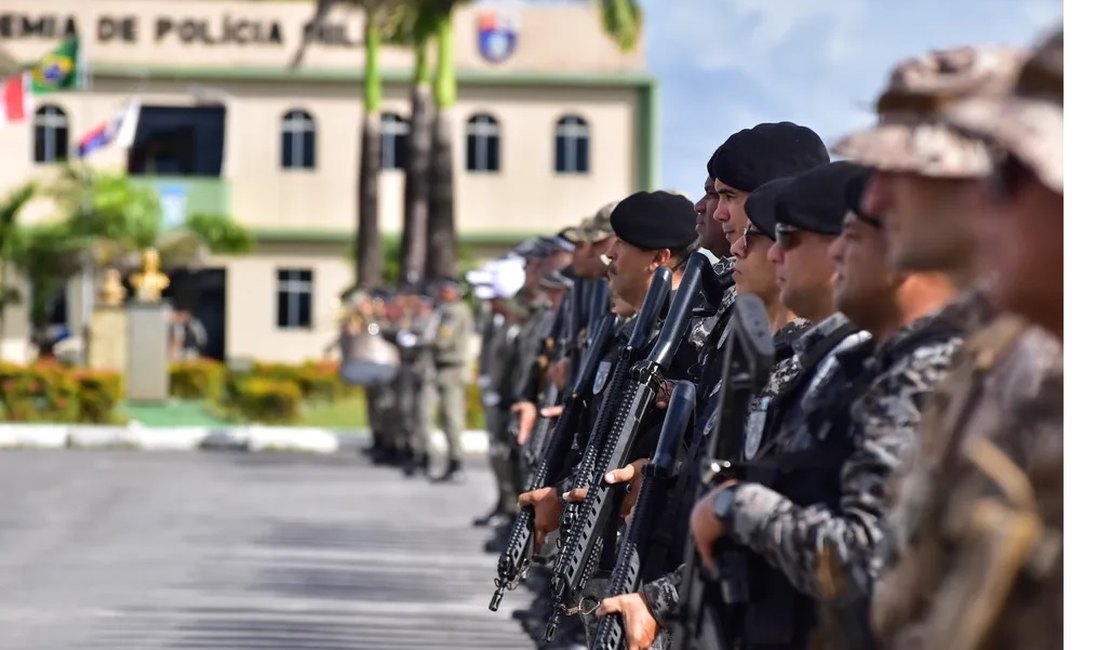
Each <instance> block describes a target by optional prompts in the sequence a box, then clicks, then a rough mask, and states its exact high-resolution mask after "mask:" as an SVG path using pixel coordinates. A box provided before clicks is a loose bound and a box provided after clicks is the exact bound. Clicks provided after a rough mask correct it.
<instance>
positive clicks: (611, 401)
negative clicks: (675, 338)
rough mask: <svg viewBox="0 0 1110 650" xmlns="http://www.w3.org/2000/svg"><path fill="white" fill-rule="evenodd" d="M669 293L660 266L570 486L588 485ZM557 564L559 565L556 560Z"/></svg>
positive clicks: (567, 523)
mask: <svg viewBox="0 0 1110 650" xmlns="http://www.w3.org/2000/svg"><path fill="white" fill-rule="evenodd" d="M670 295H671V270H670V269H668V268H666V267H659V268H658V269H656V270H655V273H654V275H652V278H651V284H650V285H649V287H648V292H647V296H645V297H644V304H643V305H642V306H641V308H640V313H639V315H638V316H637V317H636V321H635V323H634V324H633V326H632V335H631V336H630V337H629V339H628V343H627V344H625V346H624V347H623V348H621V349H620V351H619V353H618V355H617V362H616V364H614V367H613V368H612V369H610V372H609V376H610V377H611V378H612V379H610V385H609V388H608V389H607V390H606V391H605V395H604V397H602V399H601V408H600V409H599V410H598V413H597V416H596V417H595V418H594V422H593V426H592V427H591V428H590V435H589V438H588V439H587V441H586V444H585V446H584V447H583V450H582V457H581V458H580V459H579V462H578V468H577V469H576V473H575V477H574V484H573V486H572V488H573V489H577V488H584V487H589V485H590V481H591V480H592V478H593V475H594V473H595V468H594V465H595V463H596V461H597V455H598V453H599V452H600V451H601V447H602V446H603V445H604V444H605V435H606V434H607V433H608V432H609V428H610V427H611V426H612V423H613V418H614V417H616V414H617V406H618V405H619V404H620V400H621V396H622V395H623V394H624V389H625V387H627V386H628V384H629V382H630V381H632V379H631V377H630V376H629V371H630V370H631V368H632V364H633V363H635V362H637V361H639V360H640V359H642V358H643V357H644V355H645V354H647V351H648V346H649V345H650V344H651V335H652V333H653V332H654V329H655V324H656V321H657V320H658V319H659V314H660V313H661V312H662V311H663V307H664V305H666V303H667V302H668V301H669V299H670ZM580 505H581V504H579V503H567V504H564V505H563V515H562V518H561V519H560V520H559V530H560V531H567V530H570V527H571V524H572V523H573V521H574V519H575V517H576V516H577V514H578V507H579V506H580ZM556 565H558V559H557V560H556Z"/></svg>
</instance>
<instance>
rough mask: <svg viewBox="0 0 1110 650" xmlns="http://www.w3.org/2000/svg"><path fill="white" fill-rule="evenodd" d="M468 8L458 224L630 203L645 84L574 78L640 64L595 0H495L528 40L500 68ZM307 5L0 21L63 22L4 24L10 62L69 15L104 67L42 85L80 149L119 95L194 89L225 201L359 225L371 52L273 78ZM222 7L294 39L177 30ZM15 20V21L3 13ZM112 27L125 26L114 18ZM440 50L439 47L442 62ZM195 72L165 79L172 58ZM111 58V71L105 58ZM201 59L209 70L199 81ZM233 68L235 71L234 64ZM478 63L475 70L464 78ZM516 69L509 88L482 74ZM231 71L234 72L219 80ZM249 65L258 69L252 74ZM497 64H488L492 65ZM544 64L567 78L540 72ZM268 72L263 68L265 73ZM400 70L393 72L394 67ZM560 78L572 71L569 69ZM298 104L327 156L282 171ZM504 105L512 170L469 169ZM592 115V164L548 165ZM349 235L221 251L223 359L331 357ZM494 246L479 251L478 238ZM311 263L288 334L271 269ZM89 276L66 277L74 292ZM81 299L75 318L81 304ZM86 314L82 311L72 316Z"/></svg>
mask: <svg viewBox="0 0 1110 650" xmlns="http://www.w3.org/2000/svg"><path fill="white" fill-rule="evenodd" d="M488 8H489V7H483V6H481V5H475V6H470V7H466V8H463V9H460V10H459V11H458V13H457V15H456V20H455V45H456V51H455V56H456V63H457V67H458V69H459V70H460V71H461V72H462V73H463V75H462V82H461V84H460V88H459V95H458V104H457V106H456V108H455V109H454V110H453V113H452V114H451V121H452V127H453V136H454V142H455V150H454V154H455V160H454V164H455V182H456V199H455V200H456V206H455V207H456V219H457V227H458V230H459V231H460V233H461V234H463V235H467V234H493V233H499V232H500V233H520V232H541V231H542V232H554V231H555V230H557V229H558V228H560V227H561V226H564V225H568V224H573V223H577V222H578V221H580V220H581V218H582V217H584V216H586V215H588V214H592V213H593V212H594V211H595V210H596V209H597V208H598V207H599V206H600V205H602V204H603V203H606V202H608V201H610V200H613V199H617V198H620V197H621V196H623V195H625V194H627V193H629V192H631V191H632V190H634V189H635V188H636V185H637V178H638V177H637V166H638V161H637V160H636V155H637V138H636V122H637V117H638V116H637V110H638V108H639V107H640V105H641V104H640V101H639V99H640V98H639V95H638V93H639V92H640V91H639V90H638V89H637V88H636V87H634V86H628V85H623V84H622V85H617V86H606V85H604V84H601V83H596V82H595V83H588V84H584V83H581V82H577V81H569V80H566V79H567V78H568V77H570V76H589V75H590V74H610V75H613V74H621V73H629V74H632V73H635V74H640V73H642V71H643V66H644V61H643V52H642V50H641V49H639V48H638V49H636V50H635V51H633V52H631V53H621V52H619V51H618V49H617V48H616V46H615V45H614V44H613V43H612V42H611V41H610V40H609V39H608V38H607V37H606V36H604V35H603V34H602V33H601V30H600V21H599V18H598V16H597V13H596V9H595V8H594V5H593V3H584V4H583V5H581V6H548V7H544V6H528V5H526V4H521V5H512V6H508V7H506V6H500V7H496V10H497V11H499V12H501V13H502V15H509V16H511V17H513V18H514V19H515V20H516V21H517V23H518V27H519V30H520V36H519V40H518V47H517V50H516V52H515V53H514V54H513V55H512V56H511V57H510V58H509V59H508V60H507V61H505V62H503V63H500V64H494V63H490V62H488V61H485V60H484V59H482V58H481V56H480V55H479V52H478V48H477V18H478V15H479V12H481V11H483V10H486V9H488ZM311 13H312V7H311V3H262V2H247V1H243V0H239V1H235V2H224V1H222V0H141V1H136V0H83V1H81V2H74V1H72V0H0V30H2V29H5V28H6V29H11V30H16V31H19V30H20V29H21V24H22V20H23V18H24V17H29V18H31V19H32V20H38V19H40V18H52V19H54V20H55V21H56V23H57V27H56V33H54V34H42V35H37V36H28V35H23V36H20V35H13V36H11V37H8V38H4V37H0V44H2V46H3V47H4V49H5V50H7V51H8V52H9V53H10V54H11V55H12V56H13V57H14V58H15V59H16V60H20V61H28V62H29V61H34V60H36V59H38V58H39V57H41V56H42V55H44V54H45V53H47V52H49V51H50V50H52V49H53V48H54V47H55V46H56V45H57V43H58V42H59V40H60V29H61V27H60V26H61V24H62V22H63V21H64V19H65V18H66V17H68V16H73V17H75V19H76V22H77V24H78V29H79V32H80V34H81V37H82V46H83V47H84V54H85V57H86V59H87V60H88V61H89V62H90V67H91V70H92V76H91V79H90V81H91V85H90V86H89V87H88V88H86V89H85V90H83V91H80V92H67V93H54V94H52V95H49V96H41V97H36V98H35V101H36V102H38V103H39V104H41V103H47V102H49V103H56V104H58V105H60V106H61V107H62V108H63V109H64V110H65V111H66V112H67V114H68V116H69V119H70V132H69V137H70V144H71V146H73V145H75V144H76V143H77V141H78V140H79V139H80V138H81V136H83V135H84V134H85V133H87V132H88V131H89V130H91V129H92V128H94V127H95V126H96V125H98V124H100V123H101V122H103V121H104V120H106V119H109V118H110V117H112V116H113V114H114V113H115V112H116V111H117V110H119V109H120V108H121V107H122V106H123V105H124V103H125V102H126V101H127V100H129V99H132V98H138V99H140V100H142V102H144V103H146V104H150V105H192V104H194V103H195V102H197V101H198V99H197V97H196V96H194V94H192V93H191V92H190V88H191V87H195V86H200V87H203V88H204V89H205V91H206V92H207V93H208V94H209V95H210V96H211V97H217V98H219V101H224V102H225V103H226V106H227V122H226V125H225V127H226V128H225V133H226V141H225V150H224V167H223V179H224V181H225V182H226V183H227V186H228V190H229V191H228V196H229V204H230V205H229V212H230V214H231V215H232V216H233V217H234V218H236V219H237V220H239V221H240V222H242V223H244V224H246V225H248V226H251V227H255V228H259V229H269V230H280V229H287V230H296V231H315V232H325V233H327V232H330V233H344V232H346V233H349V232H351V231H352V230H353V227H354V223H355V215H356V203H355V201H356V196H355V193H356V185H357V184H356V174H357V167H358V158H357V156H358V150H359V136H360V123H359V120H360V114H361V100H360V89H359V83H358V82H357V80H356V79H357V74H356V73H357V72H358V71H359V70H360V69H361V66H362V55H361V49H360V47H359V46H358V45H356V44H351V45H321V44H316V45H313V46H311V47H309V48H308V50H307V51H306V56H305V60H304V63H303V69H304V70H305V71H306V73H307V74H305V75H290V76H289V77H288V78H287V79H281V80H276V79H274V75H275V74H279V76H280V71H281V70H283V69H285V67H286V66H287V65H288V64H289V62H290V61H291V59H292V57H293V53H294V52H295V50H296V49H297V45H298V41H299V38H298V37H299V34H300V29H301V26H303V24H304V23H305V22H306V21H307V20H308V18H309V16H311ZM225 16H226V17H228V18H229V19H231V20H233V21H237V20H240V19H247V20H251V21H254V22H255V23H257V24H259V25H262V26H263V27H265V28H266V31H267V32H268V30H269V24H270V22H271V21H277V23H278V24H280V29H281V31H282V35H283V37H284V38H283V43H282V44H280V45H271V44H265V43H263V44H259V43H251V44H246V45H244V44H238V43H234V42H229V43H222V44H215V45H202V44H198V43H192V44H188V43H185V42H183V39H182V37H181V31H180V28H181V25H182V22H183V21H184V20H186V19H199V20H201V21H206V22H207V24H208V29H209V33H210V34H213V35H214V34H215V32H216V31H217V28H220V29H222V23H223V21H224V19H225ZM105 17H107V18H112V19H113V20H116V21H119V20H124V19H131V21H132V24H133V25H134V28H135V42H134V43H122V42H120V41H118V40H116V41H107V40H104V39H102V38H100V36H99V35H98V20H99V19H101V18H105ZM160 17H171V19H172V21H173V24H174V26H175V27H174V30H173V31H171V32H170V33H169V34H167V35H165V36H164V37H163V38H162V39H161V40H158V39H157V38H156V35H155V28H156V26H157V23H158V20H159V18H160ZM3 21H7V23H6V24H7V27H4V26H3ZM343 21H347V23H348V24H347V27H346V34H347V36H348V37H349V38H352V39H353V38H354V35H355V34H357V33H360V30H361V26H360V25H361V21H360V20H359V19H357V17H354V16H352V15H350V14H348V13H345V11H344V10H340V11H338V12H337V13H336V14H335V15H334V19H333V21H332V22H333V24H340V23H342V22H343ZM115 24H118V22H117V23H115ZM433 59H434V57H433ZM381 62H382V66H383V68H385V69H386V70H387V71H392V72H394V73H397V72H407V71H408V70H410V69H411V66H412V59H411V55H410V54H409V53H408V52H407V51H405V50H402V49H397V48H386V49H385V50H384V51H383V53H382V57H381ZM175 69H178V70H182V71H183V76H182V77H181V78H177V79H167V78H165V77H166V74H168V72H169V71H172V70H175ZM98 70H100V73H98V72H97V71H98ZM189 70H198V71H201V72H203V73H204V74H199V73H198V74H197V75H194V76H192V77H191V76H190V75H189V74H188V71H189ZM221 71H225V72H226V74H224V73H223V72H221ZM467 73H478V74H476V75H475V74H471V75H470V76H469V77H467ZM502 73H504V74H505V75H506V77H505V79H504V80H500V81H498V82H497V83H490V82H488V81H485V82H483V81H481V79H484V78H488V77H489V76H496V75H499V74H502ZM221 75H223V76H221ZM252 75H253V76H254V79H253V80H252V79H251V77H252ZM482 75H487V77H482ZM545 75H546V77H547V78H549V79H555V80H556V85H544V84H543V83H541V82H540V81H538V80H537V79H540V78H543V77H544V76H545ZM266 78H268V79H271V80H268V81H266V80H262V79H266ZM391 78H392V79H396V78H397V77H396V75H394V76H392V77H391ZM558 78H563V79H564V80H563V81H557V80H558ZM293 108H303V109H305V110H307V111H308V112H310V113H311V114H312V115H313V117H314V119H315V122H316V128H317V151H316V161H317V168H316V169H315V170H311V171H291V170H282V169H281V168H280V151H279V146H280V119H281V116H282V114H283V113H285V112H286V111H288V110H290V109H293ZM383 108H384V110H386V111H392V112H396V113H399V114H401V115H406V116H407V114H408V112H409V110H408V108H409V102H408V87H407V84H405V83H393V82H390V83H387V84H386V88H385V98H384V106H383ZM479 111H481V112H488V113H491V114H493V115H494V116H496V117H497V119H498V120H499V122H500V127H501V169H500V171H499V172H497V173H472V172H468V171H466V169H465V163H466V150H465V124H466V120H467V119H468V118H469V117H470V116H471V115H472V114H474V113H475V112H479ZM572 113H573V114H576V115H579V116H581V117H583V118H584V119H585V120H586V121H587V123H588V124H589V126H590V135H591V140H590V171H589V173H588V174H583V175H558V174H555V172H554V169H553V167H554V129H555V123H556V121H557V119H558V118H559V117H561V116H563V115H566V114H572ZM31 152H32V128H31V121H30V119H28V121H27V122H25V123H22V124H15V125H11V126H9V127H8V128H7V129H6V130H3V131H0V169H2V170H3V171H4V173H3V174H0V194H2V193H4V192H6V191H8V190H9V189H11V188H12V187H14V186H16V185H18V184H19V183H21V182H23V181H24V180H26V179H28V178H43V177H44V176H46V175H49V174H50V173H51V172H52V170H53V168H52V167H51V166H36V165H34V164H33V163H32V162H31ZM125 154H126V152H124V151H123V150H120V149H117V148H114V147H112V148H107V149H102V150H100V151H98V152H96V153H95V154H93V155H92V156H91V157H90V158H88V159H87V162H89V163H90V164H91V165H93V166H95V167H98V168H104V169H116V170H122V169H124V167H125V163H126V155H125ZM379 197H380V198H379V200H380V206H379V207H380V220H381V226H382V230H383V231H384V232H386V233H399V232H400V230H401V220H402V208H403V205H402V199H403V177H402V173H401V172H400V171H385V172H383V173H382V176H381V178H380V188H379ZM51 214H52V208H51V206H50V205H48V204H45V203H39V204H37V205H34V206H32V207H31V209H29V210H27V211H26V212H25V214H23V215H21V216H22V218H25V219H29V220H35V219H41V218H49V217H50V215H51ZM348 248H349V245H348V244H330V245H323V244H318V243H311V242H307V241H306V242H288V243H286V244H282V245H277V244H269V243H266V244H260V245H259V246H258V248H257V249H256V251H255V252H253V253H251V254H250V255H249V256H245V257H241V258H231V259H223V258H215V259H214V260H212V261H211V264H210V265H211V266H216V267H226V269H227V323H228V331H227V333H226V335H227V355H228V356H229V357H253V358H259V359H266V360H273V361H301V360H303V359H305V358H311V357H319V356H320V355H321V354H322V353H323V350H324V348H325V347H326V346H327V345H328V344H329V343H330V342H331V341H332V340H333V339H334V337H335V335H336V332H337V330H336V325H335V322H334V316H335V304H334V301H335V300H336V297H337V295H338V293H339V292H340V291H341V290H342V289H344V288H346V287H348V286H349V285H350V284H351V282H352V270H351V268H350V264H349V262H348V261H347V255H348V252H349V251H348ZM483 250H484V249H483ZM279 267H287V268H311V269H313V271H314V284H315V286H314V300H315V303H314V305H313V314H314V323H313V327H312V328H311V329H309V330H305V331H282V330H278V329H277V327H276V322H275V311H276V299H277V298H276V282H277V268H279ZM79 294H80V290H79V285H75V286H72V287H71V290H70V295H71V297H73V298H77V297H78V296H79ZM79 309H80V306H79V301H77V300H74V302H73V303H71V313H74V314H76V313H79V312H78V310H79ZM73 325H75V326H76V325H77V323H73ZM26 329H27V328H26V311H25V310H22V311H21V310H20V308H15V309H13V310H10V311H9V319H8V323H7V324H6V326H5V331H4V332H2V333H0V335H2V338H0V354H3V355H4V356H5V357H6V358H18V357H20V356H21V354H22V352H21V351H22V350H24V349H25V346H23V344H22V341H23V340H25V339H26V334H27V332H26Z"/></svg>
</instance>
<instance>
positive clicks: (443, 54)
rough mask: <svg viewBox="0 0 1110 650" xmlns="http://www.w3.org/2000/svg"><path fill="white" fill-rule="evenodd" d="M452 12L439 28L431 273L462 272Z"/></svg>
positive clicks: (429, 227)
mask: <svg viewBox="0 0 1110 650" xmlns="http://www.w3.org/2000/svg"><path fill="white" fill-rule="evenodd" d="M451 23H452V21H451V11H450V10H448V11H446V12H444V13H443V15H442V16H440V18H439V21H438V25H437V28H436V45H437V58H436V87H435V99H436V117H435V129H434V131H433V134H432V174H431V175H432V191H431V201H430V204H429V208H430V209H429V218H428V248H429V250H433V251H435V255H431V256H429V257H428V267H427V268H428V276H429V277H433V278H434V277H440V276H450V277H454V276H455V275H457V274H458V237H457V236H456V233H455V175H454V165H453V163H454V155H453V151H452V146H451V145H452V141H451V117H452V112H453V111H452V110H451V109H452V107H453V106H454V105H455V99H456V91H457V88H456V87H457V80H456V78H455V44H454V38H453V31H452V25H451Z"/></svg>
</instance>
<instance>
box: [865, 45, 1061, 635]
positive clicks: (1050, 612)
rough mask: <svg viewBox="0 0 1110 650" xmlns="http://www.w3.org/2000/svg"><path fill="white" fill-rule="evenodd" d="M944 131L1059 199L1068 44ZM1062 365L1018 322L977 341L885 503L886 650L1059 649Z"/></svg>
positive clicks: (881, 591)
mask: <svg viewBox="0 0 1110 650" xmlns="http://www.w3.org/2000/svg"><path fill="white" fill-rule="evenodd" d="M950 117H951V119H952V121H953V123H954V124H955V125H956V126H957V127H959V128H961V129H966V130H967V131H969V132H971V133H973V134H982V135H983V137H988V138H989V139H990V140H992V141H993V142H994V143H995V144H997V145H999V146H1001V147H1002V148H1004V149H1005V150H1006V151H1007V152H1008V153H1009V154H1010V155H1013V156H1015V157H1017V158H1018V159H1019V160H1021V162H1022V163H1023V164H1025V165H1026V166H1027V167H1028V168H1029V169H1030V170H1031V171H1032V173H1033V174H1034V175H1035V176H1036V178H1037V181H1038V182H1040V183H1041V184H1042V185H1043V186H1044V187H1045V188H1047V189H1049V190H1050V191H1053V192H1056V193H1058V194H1060V195H1061V197H1062V195H1063V155H1062V145H1063V138H1062V131H1063V32H1062V31H1058V32H1056V33H1055V34H1053V35H1052V36H1051V37H1050V38H1049V39H1047V41H1045V42H1044V43H1043V44H1042V45H1041V46H1040V47H1039V48H1037V50H1036V51H1035V52H1034V53H1033V55H1032V56H1031V57H1030V58H1029V60H1028V62H1027V63H1026V64H1025V66H1024V68H1023V69H1022V71H1021V73H1020V75H1019V76H1018V80H1017V83H1016V85H1015V87H1014V89H1013V91H1012V92H1011V93H1010V94H1009V95H1007V96H1005V97H1002V98H972V99H968V100H965V101H964V102H961V104H958V105H956V106H953V107H952V108H951V110H950ZM1038 216H1044V217H1045V218H1049V215H1048V214H1045V215H1038ZM1046 245H1048V244H1046ZM1062 353H1063V350H1062V342H1061V341H1059V340H1058V339H1056V337H1055V336H1054V335H1052V334H1050V333H1048V332H1047V331H1045V330H1042V329H1040V328H1038V327H1036V326H1035V325H1032V324H1030V323H1029V322H1027V321H1025V320H1023V319H1021V318H1019V317H1017V316H1012V315H1000V316H998V317H997V318H996V319H995V320H994V321H993V322H992V323H991V324H990V325H989V326H987V327H986V328H984V329H983V330H982V331H980V332H978V333H977V334H976V335H975V336H973V337H972V338H971V339H969V341H968V344H967V346H966V347H965V349H964V350H963V351H962V354H961V358H960V362H959V363H958V365H957V367H956V369H955V370H954V371H953V373H952V376H951V378H950V380H949V381H948V382H947V383H946V385H945V386H944V387H943V389H942V390H940V391H938V394H937V399H936V400H935V402H934V404H933V408H932V409H931V410H930V412H929V413H928V417H927V418H926V420H925V422H924V426H923V428H922V435H921V447H920V449H919V451H918V453H917V454H916V456H915V457H914V458H913V460H912V462H911V463H910V464H909V465H908V466H907V469H906V471H905V473H904V476H902V477H900V478H899V480H898V481H897V483H896V484H895V487H894V488H892V490H891V491H892V494H893V495H894V498H895V504H894V507H893V513H894V514H893V515H892V517H891V522H892V526H891V528H892V533H891V538H892V539H893V540H894V543H891V544H889V545H888V546H887V548H886V549H885V550H886V555H885V559H886V560H887V562H888V567H887V569H886V572H885V574H884V575H883V576H882V577H881V579H880V581H879V583H878V585H877V587H876V590H875V593H876V596H877V597H876V598H875V601H874V604H873V608H872V611H871V618H872V622H873V624H874V628H875V633H876V637H877V638H878V641H879V646H880V647H882V648H891V649H896V650H897V649H903V648H910V649H916V648H934V647H936V648H946V649H953V650H973V649H974V650H996V649H997V650H1001V649H1003V648H1022V649H1027V648H1028V649H1034V650H1042V649H1043V650H1048V649H1051V648H1061V647H1063V615H1064V612H1063V530H1064V528H1063V524H1064V522H1063V469H1064V468H1063V397H1064V390H1063V356H1062Z"/></svg>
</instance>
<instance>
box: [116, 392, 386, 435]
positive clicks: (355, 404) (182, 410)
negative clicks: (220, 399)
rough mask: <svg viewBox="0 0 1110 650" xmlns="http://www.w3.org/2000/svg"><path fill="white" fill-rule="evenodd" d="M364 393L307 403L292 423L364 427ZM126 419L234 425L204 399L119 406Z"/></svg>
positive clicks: (166, 424)
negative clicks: (317, 402) (203, 400)
mask: <svg viewBox="0 0 1110 650" xmlns="http://www.w3.org/2000/svg"><path fill="white" fill-rule="evenodd" d="M364 404H365V402H364V401H363V397H362V396H361V395H358V396H352V397H344V398H341V399H338V400H336V401H335V402H332V403H330V404H329V403H325V402H321V403H319V404H315V405H313V404H305V405H304V406H303V407H302V409H301V417H300V419H299V420H297V421H296V422H291V423H290V424H289V426H295V427H321V428H329V429H364V428H365V427H366V408H365V406H364ZM119 414H120V416H121V417H122V419H123V421H124V422H127V421H130V420H138V421H139V422H140V423H142V424H143V425H144V426H148V427H214V426H223V425H227V424H232V423H231V422H229V421H228V420H225V419H223V418H221V417H220V415H219V410H218V409H217V408H215V407H213V406H210V405H207V404H205V403H204V402H202V401H186V400H170V401H168V402H166V403H164V404H132V403H126V402H125V403H123V404H121V405H120V406H119Z"/></svg>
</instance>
